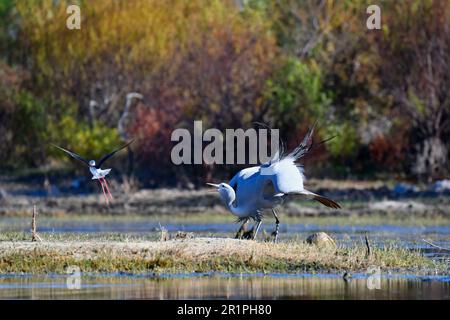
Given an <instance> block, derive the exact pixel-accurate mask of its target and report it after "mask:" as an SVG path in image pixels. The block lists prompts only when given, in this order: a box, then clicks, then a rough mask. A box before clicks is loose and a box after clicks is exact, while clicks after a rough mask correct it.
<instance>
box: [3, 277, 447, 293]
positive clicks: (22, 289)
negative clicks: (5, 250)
mask: <svg viewBox="0 0 450 320" xmlns="http://www.w3.org/2000/svg"><path fill="white" fill-rule="evenodd" d="M69 288H72V289H69ZM0 299H450V277H423V278H420V277H415V276H405V275H394V276H389V275H382V277H381V280H380V282H379V287H378V283H377V282H376V281H374V280H370V279H368V278H367V277H366V276H365V275H354V278H352V279H351V280H349V281H344V280H343V279H342V277H341V276H340V275H333V274H315V275H311V274H302V275H289V276H286V275H277V274H274V275H269V276H262V275H259V276H258V275H256V276H255V275H229V274H214V275H208V276H204V275H202V276H198V275H189V274H188V275H182V276H172V277H162V278H161V277H154V276H151V275H144V276H129V275H125V276H124V275H109V274H106V275H101V276H98V275H97V276H83V277H81V279H80V283H79V286H78V287H77V284H76V283H75V282H74V281H72V279H71V278H66V277H65V276H60V275H59V276H57V275H53V276H52V275H49V276H29V275H22V276H20V275H9V276H0Z"/></svg>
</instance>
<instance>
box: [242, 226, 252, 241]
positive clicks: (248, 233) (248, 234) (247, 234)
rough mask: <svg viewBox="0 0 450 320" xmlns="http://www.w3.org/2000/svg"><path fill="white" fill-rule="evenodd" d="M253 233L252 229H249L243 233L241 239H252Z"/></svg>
mask: <svg viewBox="0 0 450 320" xmlns="http://www.w3.org/2000/svg"><path fill="white" fill-rule="evenodd" d="M253 232H254V228H251V229H250V230H248V231H245V232H244V233H243V235H242V239H247V240H250V239H253Z"/></svg>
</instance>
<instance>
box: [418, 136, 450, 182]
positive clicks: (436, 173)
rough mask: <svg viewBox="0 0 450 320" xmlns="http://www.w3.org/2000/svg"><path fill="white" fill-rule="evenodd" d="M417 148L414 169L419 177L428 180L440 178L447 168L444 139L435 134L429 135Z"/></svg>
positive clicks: (446, 150)
mask: <svg viewBox="0 0 450 320" xmlns="http://www.w3.org/2000/svg"><path fill="white" fill-rule="evenodd" d="M418 149H419V150H418V152H417V157H416V163H415V167H414V171H415V173H416V174H417V175H418V177H419V179H420V180H426V181H428V182H430V181H431V180H432V179H436V178H441V177H442V176H443V175H444V174H445V172H447V170H448V168H447V165H448V149H447V146H446V145H445V143H444V141H442V139H441V138H439V137H436V136H435V137H429V138H426V139H425V140H423V143H422V145H421V146H420V147H419V148H418Z"/></svg>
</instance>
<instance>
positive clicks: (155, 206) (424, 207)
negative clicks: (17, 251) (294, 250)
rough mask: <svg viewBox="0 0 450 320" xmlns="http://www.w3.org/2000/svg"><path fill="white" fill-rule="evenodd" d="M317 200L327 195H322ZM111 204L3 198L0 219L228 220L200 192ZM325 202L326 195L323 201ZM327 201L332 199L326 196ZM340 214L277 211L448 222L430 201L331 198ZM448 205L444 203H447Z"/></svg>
mask: <svg viewBox="0 0 450 320" xmlns="http://www.w3.org/2000/svg"><path fill="white" fill-rule="evenodd" d="M322 194H326V195H328V193H327V192H322ZM113 195H114V201H113V202H112V203H111V204H110V205H109V206H107V205H106V204H105V203H104V199H103V196H100V195H99V194H89V195H79V196H48V197H47V196H46V197H33V196H23V195H16V196H11V195H7V196H4V197H3V198H2V199H0V215H30V212H31V209H32V206H33V204H36V205H37V206H38V208H39V211H40V213H41V214H44V215H51V216H59V215H67V214H68V215H72V214H73V215H93V214H96V215H98V214H108V215H144V216H151V215H181V216H183V215H184V216H185V215H190V214H208V215H209V214H212V213H214V214H224V215H225V214H228V213H227V211H226V209H225V207H224V206H223V205H222V203H221V201H220V199H219V197H218V195H216V194H212V193H207V192H206V190H198V191H185V190H175V189H158V190H140V191H137V192H135V193H128V194H123V193H122V194H120V193H117V192H113ZM328 196H330V195H328ZM330 197H333V195H332V194H331V196H330ZM334 199H336V200H337V201H339V202H340V203H341V206H342V209H340V210H331V209H329V208H326V207H324V206H321V205H320V204H318V203H315V202H312V201H306V200H305V201H299V200H296V199H292V200H288V201H286V202H285V204H284V205H283V206H281V207H280V208H279V211H280V213H282V214H283V215H285V216H286V215H287V216H298V217H316V216H354V215H357V216H362V215H371V214H381V215H395V216H400V217H401V216H412V215H414V216H418V217H433V216H444V217H448V218H450V205H449V201H448V199H447V198H436V199H431V200H430V199H422V198H420V199H395V200H389V199H373V198H372V199H370V200H367V201H365V200H361V201H358V200H355V201H349V200H345V199H340V198H339V197H334ZM449 199H450V198H449Z"/></svg>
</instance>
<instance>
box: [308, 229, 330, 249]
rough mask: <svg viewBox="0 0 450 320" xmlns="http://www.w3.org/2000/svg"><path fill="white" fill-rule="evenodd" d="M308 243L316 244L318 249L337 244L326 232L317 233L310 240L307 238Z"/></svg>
mask: <svg viewBox="0 0 450 320" xmlns="http://www.w3.org/2000/svg"><path fill="white" fill-rule="evenodd" d="M306 243H308V244H314V245H316V246H318V247H326V246H333V247H335V246H336V242H334V240H333V238H331V237H330V236H329V235H328V234H326V233H325V232H316V233H313V234H311V235H310V236H309V237H308V238H306Z"/></svg>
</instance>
